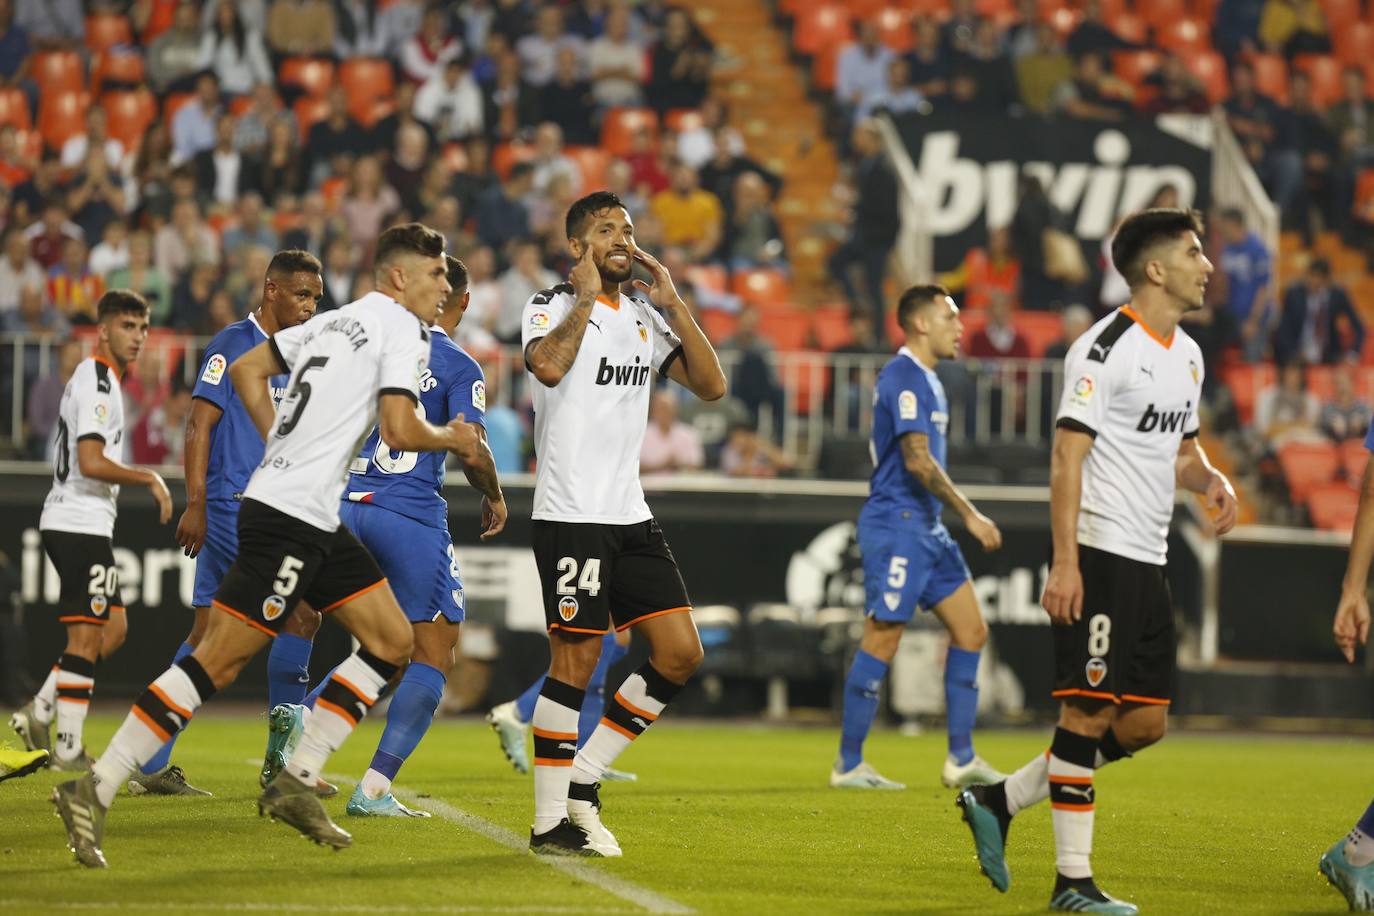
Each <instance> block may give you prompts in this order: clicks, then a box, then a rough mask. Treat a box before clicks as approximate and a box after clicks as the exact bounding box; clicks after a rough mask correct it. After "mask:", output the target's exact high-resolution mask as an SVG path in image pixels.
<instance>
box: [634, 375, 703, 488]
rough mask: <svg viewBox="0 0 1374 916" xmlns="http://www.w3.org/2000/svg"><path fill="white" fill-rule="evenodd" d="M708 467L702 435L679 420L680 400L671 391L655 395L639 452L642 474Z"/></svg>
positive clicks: (650, 405)
mask: <svg viewBox="0 0 1374 916" xmlns="http://www.w3.org/2000/svg"><path fill="white" fill-rule="evenodd" d="M705 465H706V452H705V450H704V449H703V448H702V444H701V433H699V432H697V430H696V428H695V427H693V426H691V425H690V424H687V423H683V422H682V421H681V420H679V419H678V418H677V398H676V397H675V396H674V395H673V394H672V393H671V392H669V391H665V390H662V389H660V390H658V391H656V392H654V395H653V397H652V398H651V399H650V401H649V425H648V426H647V427H646V428H645V431H644V445H643V446H642V447H641V448H640V451H639V472H640V473H641V474H674V473H677V472H678V471H697V470H700V469H701V468H703V467H705Z"/></svg>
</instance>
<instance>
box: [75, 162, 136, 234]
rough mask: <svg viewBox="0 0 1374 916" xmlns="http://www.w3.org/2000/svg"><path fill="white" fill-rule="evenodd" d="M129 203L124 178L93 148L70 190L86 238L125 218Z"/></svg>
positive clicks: (77, 218) (102, 232)
mask: <svg viewBox="0 0 1374 916" xmlns="http://www.w3.org/2000/svg"><path fill="white" fill-rule="evenodd" d="M125 204H126V197H125V194H124V179H123V178H121V177H120V176H119V173H118V172H115V171H113V170H111V168H110V166H109V165H108V163H107V160H106V158H105V154H104V153H102V152H101V151H100V150H98V149H97V150H91V152H90V153H89V154H88V155H87V157H86V162H85V167H84V168H83V169H82V170H81V171H80V172H78V173H77V174H76V175H75V176H73V178H72V182H71V186H70V190H68V191H67V210H68V211H69V212H70V213H71V214H72V222H74V223H76V224H77V225H78V226H80V227H81V233H82V237H83V238H88V239H98V238H101V237H102V236H104V234H105V227H106V226H108V225H109V224H110V223H112V222H116V221H118V220H122V219H124V213H125V210H126V207H125Z"/></svg>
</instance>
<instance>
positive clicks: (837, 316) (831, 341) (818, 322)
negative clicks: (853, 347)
mask: <svg viewBox="0 0 1374 916" xmlns="http://www.w3.org/2000/svg"><path fill="white" fill-rule="evenodd" d="M811 331H812V333H813V334H814V335H815V337H816V346H818V347H820V348H821V349H822V350H826V351H830V350H838V349H839V348H840V347H846V346H849V344H851V343H853V342H854V328H853V327H852V326H851V325H850V323H849V307H848V306H846V305H822V306H818V307H817V308H816V310H815V311H814V312H812V313H811Z"/></svg>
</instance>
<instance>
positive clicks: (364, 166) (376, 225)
mask: <svg viewBox="0 0 1374 916" xmlns="http://www.w3.org/2000/svg"><path fill="white" fill-rule="evenodd" d="M400 205H401V197H400V195H399V194H397V193H396V189H395V188H393V187H391V185H389V184H387V183H386V180H385V178H384V177H383V176H382V166H381V162H379V161H378V159H377V157H376V156H372V155H368V156H361V157H359V158H358V160H357V161H356V162H354V163H353V170H352V173H351V174H350V176H349V181H348V187H347V189H346V190H345V191H344V195H343V199H342V200H340V201H339V216H341V217H343V221H344V224H345V225H346V226H347V228H348V235H349V237H350V238H351V239H352V240H353V244H354V245H357V246H358V247H359V249H361V250H364V251H371V247H372V245H373V243H374V242H376V240H377V236H378V235H379V234H380V233H381V231H382V224H383V221H384V220H385V219H386V217H387V216H388V214H390V213H391V212H392V211H393V210H395V209H396V208H398V207H399V206H400Z"/></svg>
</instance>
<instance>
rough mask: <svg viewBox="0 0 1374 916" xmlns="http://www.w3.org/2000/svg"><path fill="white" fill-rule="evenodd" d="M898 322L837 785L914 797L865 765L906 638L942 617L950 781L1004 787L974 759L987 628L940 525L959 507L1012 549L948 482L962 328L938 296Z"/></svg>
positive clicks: (874, 443) (865, 529) (881, 379)
mask: <svg viewBox="0 0 1374 916" xmlns="http://www.w3.org/2000/svg"><path fill="white" fill-rule="evenodd" d="M897 320H898V322H899V323H900V324H901V327H902V330H903V332H904V333H905V334H906V346H904V347H902V348H901V349H900V350H899V351H897V355H896V356H895V357H894V358H893V359H892V361H891V362H889V363H888V364H887V365H886V366H884V367H883V370H882V372H881V373H879V375H878V384H877V388H876V390H875V391H874V394H873V397H874V410H873V438H872V440H871V441H870V443H869V445H870V448H871V450H872V454H873V479H872V483H871V484H870V488H869V496H868V499H867V500H866V501H865V502H864V506H863V509H862V511H860V513H859V548H860V550H861V551H862V552H863V565H864V591H865V594H866V613H867V615H868V620H867V621H865V623H864V633H863V638H862V640H861V641H860V643H859V651H858V652H857V653H855V655H854V663H853V665H852V666H851V667H850V669H849V676H848V678H847V679H846V680H845V687H844V721H843V727H842V730H841V737H840V755H839V758H838V759H837V760H836V762H835V767H834V769H833V770H832V771H831V773H830V785H831V786H833V787H836V788H856V789H902V788H905V786H903V785H902V784H901V783H899V782H894V781H892V780H890V779H886V778H884V777H883V776H881V775H880V774H879V773H878V771H877V770H875V769H874V768H873V767H872V766H871V765H869V764H868V763H866V762H864V759H863V745H864V739H865V738H866V737H867V736H868V730H869V728H870V726H872V724H873V717H874V715H875V714H876V713H877V711H878V693H879V690H880V688H881V686H882V682H883V678H884V677H885V676H886V675H887V669H888V666H889V665H890V664H891V662H892V657H893V656H894V655H895V654H896V653H897V644H898V642H899V641H900V640H901V638H902V630H903V629H904V628H905V627H906V624H907V622H908V621H909V620H911V618H912V615H913V614H915V613H916V610H917V609H918V608H923V609H925V610H929V611H934V612H935V616H936V617H938V618H940V622H941V623H943V624H944V625H945V629H947V630H948V631H949V641H950V646H949V654H948V655H947V656H946V658H945V706H946V711H947V716H948V730H949V756H948V757H947V758H946V759H945V765H944V772H943V774H942V776H941V779H942V781H943V782H944V784H945V785H946V786H951V787H953V786H964V785H968V784H970V783H973V782H986V781H989V780H997V779H1001V778H1002V777H1001V775H1000V774H998V773H997V772H996V771H995V770H993V769H992V767H990V766H989V765H988V764H987V763H986V762H985V761H984V760H983V759H982V758H981V757H979V756H978V755H977V754H975V753H974V751H973V735H972V733H973V719H974V714H975V712H976V711H977V708H978V680H977V679H978V656H979V652H980V651H981V650H982V648H983V644H984V643H986V642H987V638H988V628H987V624H985V623H984V622H983V615H982V613H981V612H980V611H979V609H978V599H977V597H975V596H974V593H973V583H972V581H971V580H970V577H969V571H968V566H967V565H966V564H965V563H964V557H963V555H962V554H961V553H960V552H959V547H958V545H956V544H955V543H954V541H953V539H951V538H950V536H949V531H948V530H946V528H945V525H944V522H942V521H941V520H940V512H941V508H942V506H943V507H948V508H949V509H951V510H953V511H954V512H955V513H956V514H957V515H958V516H959V518H960V520H961V521H963V523H964V525H965V526H966V527H967V528H968V530H969V533H970V534H972V535H973V536H974V537H975V538H977V540H978V543H979V544H981V545H982V546H983V549H984V550H996V549H998V548H999V547H1001V546H1002V533H1001V532H1000V531H998V530H997V525H996V524H994V523H993V522H992V520H991V519H989V518H988V517H987V516H985V515H983V514H982V513H981V512H979V511H978V510H977V509H975V508H974V506H973V503H971V502H969V500H968V498H967V497H965V496H964V494H963V493H961V492H960V491H959V489H958V488H957V487H955V486H954V484H953V483H952V482H951V481H950V479H949V475H948V474H946V473H945V435H946V432H947V430H948V427H949V402H948V401H947V400H946V398H945V390H944V386H942V385H941V384H940V379H939V378H938V377H937V376H936V375H935V366H936V364H937V363H939V361H940V360H942V359H953V358H954V357H955V356H956V355H957V353H958V350H959V338H960V336H961V335H962V334H963V325H962V324H961V323H960V322H959V309H958V308H957V307H956V306H955V305H954V302H953V300H951V299H950V297H949V293H948V292H946V290H945V289H944V287H941V286H933V285H932V286H913V287H912V288H911V289H908V290H907V291H906V292H905V293H903V294H902V298H901V300H900V301H899V302H898V303H897Z"/></svg>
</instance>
